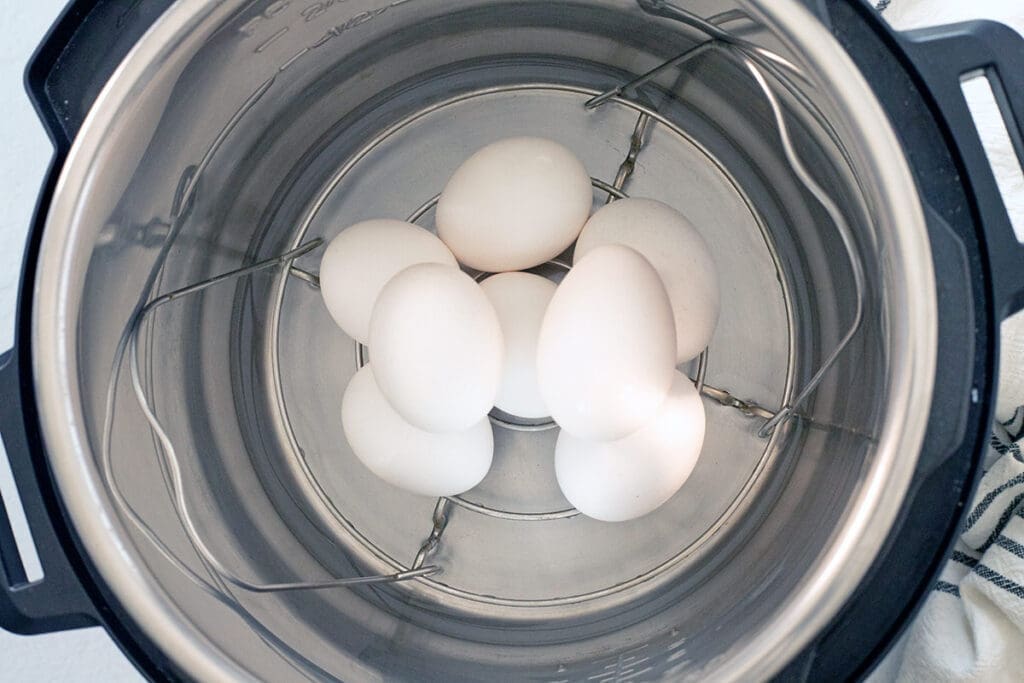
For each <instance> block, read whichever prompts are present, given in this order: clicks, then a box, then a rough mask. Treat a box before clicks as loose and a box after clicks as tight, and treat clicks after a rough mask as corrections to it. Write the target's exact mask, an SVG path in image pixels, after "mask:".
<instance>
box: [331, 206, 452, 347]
mask: <svg viewBox="0 0 1024 683" xmlns="http://www.w3.org/2000/svg"><path fill="white" fill-rule="evenodd" d="M416 263H443V264H446V265H449V266H455V265H457V264H456V261H455V257H454V256H452V253H451V251H449V250H448V247H446V246H445V245H444V242H442V241H441V240H440V239H438V238H437V236H436V235H434V234H433V233H431V232H428V231H426V230H424V229H423V228H421V227H419V226H417V225H413V224H412V223H405V222H403V221H395V220H387V219H382V220H372V221H363V222H362V223H356V224H355V225H352V226H350V227H348V228H346V229H345V230H342V231H341V233H340V234H338V236H337V237H335V238H334V239H333V240H331V242H330V244H328V245H327V249H326V250H325V251H324V255H323V258H322V259H321V261H320V294H321V296H323V299H324V304H326V306H327V310H328V311H329V312H330V314H331V317H332V318H334V322H336V323H337V324H338V327H340V328H341V329H342V330H344V331H345V334H347V335H348V336H350V337H352V338H353V339H355V340H357V341H359V342H362V343H363V344H365V343H366V341H367V339H368V337H369V333H370V314H371V312H372V311H373V305H374V303H375V302H376V301H377V296H378V295H379V294H380V290H381V289H382V288H383V287H384V285H385V284H386V283H387V281H388V280H390V279H391V278H392V277H394V276H395V275H396V274H397V273H398V272H399V271H402V270H405V269H406V268H408V267H409V266H411V265H414V264H416Z"/></svg>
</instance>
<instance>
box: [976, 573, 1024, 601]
mask: <svg viewBox="0 0 1024 683" xmlns="http://www.w3.org/2000/svg"><path fill="white" fill-rule="evenodd" d="M974 573H975V574H977V575H978V576H980V577H981V578H983V579H985V580H986V581H988V582H989V583H991V584H993V585H996V586H999V587H1000V588H1002V589H1003V590H1004V591H1006V592H1007V593H1012V594H1013V595H1016V596H1017V597H1018V598H1020V599H1022V600H1024V586H1022V585H1020V584H1019V583H1017V582H1016V581H1013V580H1011V579H1008V578H1006V577H1005V576H1003V575H1002V574H1000V573H999V572H997V571H995V570H994V569H992V568H990V567H988V566H986V565H983V564H979V565H978V566H977V567H975V568H974Z"/></svg>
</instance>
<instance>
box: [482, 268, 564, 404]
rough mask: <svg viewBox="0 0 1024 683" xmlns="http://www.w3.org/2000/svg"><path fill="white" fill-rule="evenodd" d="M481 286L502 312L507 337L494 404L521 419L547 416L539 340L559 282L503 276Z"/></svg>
mask: <svg viewBox="0 0 1024 683" xmlns="http://www.w3.org/2000/svg"><path fill="white" fill-rule="evenodd" d="M480 287H481V288H482V289H483V290H484V294H486V295H487V298H488V299H490V301H491V304H492V305H493V306H494V310H495V311H497V313H498V320H499V321H500V322H501V332H502V335H504V338H505V365H504V369H503V370H502V374H501V385H500V386H499V387H498V397H497V398H496V399H494V405H495V406H497V407H498V408H499V409H500V410H503V411H505V412H506V413H511V414H512V415H517V416H519V417H526V418H538V417H547V415H548V408H547V405H546V404H545V403H544V398H543V397H542V396H541V395H540V387H539V386H537V338H538V337H539V336H540V325H541V322H543V320H544V312H545V311H546V310H547V308H548V302H550V301H551V297H552V296H554V294H555V289H556V286H555V283H554V282H552V281H551V280H548V279H547V278H545V277H541V276H540V275H533V274H531V273H499V274H497V275H492V276H491V277H489V278H487V279H486V280H484V281H483V282H481V283H480Z"/></svg>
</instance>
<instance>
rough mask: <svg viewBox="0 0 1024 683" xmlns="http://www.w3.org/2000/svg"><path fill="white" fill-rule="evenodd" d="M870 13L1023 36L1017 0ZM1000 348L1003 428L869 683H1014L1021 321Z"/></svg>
mask: <svg viewBox="0 0 1024 683" xmlns="http://www.w3.org/2000/svg"><path fill="white" fill-rule="evenodd" d="M877 7H878V8H879V10H880V11H882V12H883V16H884V17H885V18H886V19H887V20H888V21H889V22H890V23H891V24H892V25H893V27H894V28H897V29H911V28H920V27H923V26H931V25H937V24H946V23H952V22H958V21H966V20H969V19H995V20H998V21H1001V22H1003V23H1005V24H1008V25H1010V26H1013V27H1014V28H1016V29H1017V30H1018V31H1020V32H1022V33H1024V0H970V2H966V1H964V0H882V1H881V2H879V3H877ZM972 109H973V111H974V112H975V117H976V120H977V122H978V124H979V131H980V133H981V136H982V139H983V140H985V141H986V145H987V147H988V151H989V155H990V158H991V160H992V162H993V165H994V166H995V167H996V169H997V172H998V169H999V167H1000V166H1004V165H1005V166H1006V167H1007V168H1009V166H1010V165H1011V164H1016V163H1017V159H1016V156H1015V154H1014V153H1013V150H1012V149H1010V148H1009V147H1008V146H1007V145H1003V146H1001V147H1000V146H998V145H995V146H994V148H993V145H992V141H993V140H994V139H997V136H996V135H994V134H993V132H994V131H997V130H998V128H999V127H1000V126H1002V125H1003V124H1002V123H1001V121H1000V118H999V116H1000V114H999V112H998V110H996V109H995V108H994V107H990V108H988V109H986V108H984V107H983V106H981V105H980V104H979V103H978V102H972ZM1002 189H1003V194H1004V201H1005V202H1006V204H1007V208H1008V210H1009V212H1010V215H1011V217H1012V218H1013V220H1014V221H1015V222H1017V223H1018V224H1019V225H1024V182H1017V183H1015V184H1011V185H1009V186H1004V187H1003V188H1002ZM1002 344H1003V351H1002V357H1001V359H1000V365H1001V370H1000V376H999V399H998V401H997V406H996V413H997V417H998V419H999V420H1003V421H1004V423H997V424H996V425H995V426H994V427H993V434H992V440H991V445H990V447H989V451H988V454H987V457H986V462H985V467H986V471H985V474H984V476H983V477H982V480H981V484H980V486H979V488H978V492H977V494H976V496H975V499H974V501H973V503H972V505H971V509H970V511H969V512H968V514H967V517H966V519H965V523H964V527H963V529H962V530H961V535H960V538H959V540H958V541H957V544H956V548H955V550H954V552H953V557H952V559H950V560H949V562H948V563H947V564H946V566H945V568H944V569H943V571H942V574H941V576H940V577H939V581H938V583H937V584H936V585H935V589H934V590H933V591H932V594H931V595H930V596H929V598H928V600H927V602H926V603H925V605H924V607H923V608H922V609H921V612H920V613H919V614H918V616H917V618H916V619H915V620H914V622H913V623H912V624H911V626H910V627H909V629H908V630H907V632H906V633H905V634H904V636H903V638H902V639H901V640H900V642H899V643H897V644H896V646H895V647H894V648H893V650H892V652H890V654H889V655H888V656H887V657H886V659H885V660H884V661H883V662H882V663H881V664H880V665H879V667H878V669H877V670H876V671H875V672H874V673H873V674H872V676H871V677H870V680H871V681H872V683H885V682H888V681H928V682H929V683H930V682H932V681H936V682H938V681H984V682H985V683H989V682H995V681H1008V682H1013V683H1020V682H1021V681H1024V455H1022V446H1024V440H1022V437H1024V406H1022V404H1024V315H1018V316H1016V317H1014V318H1011V319H1010V320H1008V321H1006V322H1005V323H1004V324H1003V330H1002ZM1015 406H1021V407H1018V408H1016V410H1014V407H1015ZM1018 442H1020V443H1018Z"/></svg>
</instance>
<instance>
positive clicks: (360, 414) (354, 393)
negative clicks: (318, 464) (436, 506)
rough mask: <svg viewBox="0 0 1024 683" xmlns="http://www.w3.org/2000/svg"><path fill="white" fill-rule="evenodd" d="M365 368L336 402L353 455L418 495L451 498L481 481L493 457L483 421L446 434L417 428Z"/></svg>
mask: <svg viewBox="0 0 1024 683" xmlns="http://www.w3.org/2000/svg"><path fill="white" fill-rule="evenodd" d="M370 368H371V366H369V365H366V366H364V367H363V368H362V369H361V370H360V371H359V372H357V373H356V375H355V377H353V378H352V380H351V381H350V382H349V384H348V387H347V388H346V389H345V396H344V398H343V399H342V401H341V425H342V428H343V429H344V430H345V438H346V439H347V440H348V444H349V446H350V447H351V448H352V452H353V453H355V455H356V457H357V458H359V460H360V461H361V462H362V463H363V464H364V465H366V467H367V468H368V469H369V470H370V471H371V472H373V473H374V474H376V475H377V476H378V477H380V478H381V479H383V480H384V481H386V482H388V483H389V484H392V485H394V486H397V487H399V488H402V489H405V490H406V491H410V492H412V493H418V494H420V495H423V496H453V495H455V494H457V493H462V492H463V491H468V490H469V489H471V488H473V487H474V486H476V485H477V484H478V483H480V480H481V479H483V478H484V475H486V474H487V471H488V470H489V469H490V468H491V458H492V457H493V455H494V435H493V433H492V432H491V424H490V422H489V421H488V419H487V418H486V417H485V418H483V419H481V420H478V421H477V423H476V424H474V425H472V426H471V427H470V428H469V429H467V430H465V431H461V432H451V433H449V434H433V433H431V432H426V431H423V430H422V429H417V428H416V427H413V426H412V425H411V424H409V423H408V422H406V421H405V420H403V419H402V418H401V416H400V415H399V414H398V413H396V412H395V411H394V409H393V408H392V407H391V405H390V404H389V403H388V401H387V399H385V398H384V395H383V394H382V393H381V392H380V388H379V387H378V386H377V382H376V380H375V379H374V376H373V371H372V370H371V369H370Z"/></svg>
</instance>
